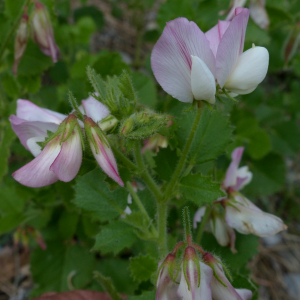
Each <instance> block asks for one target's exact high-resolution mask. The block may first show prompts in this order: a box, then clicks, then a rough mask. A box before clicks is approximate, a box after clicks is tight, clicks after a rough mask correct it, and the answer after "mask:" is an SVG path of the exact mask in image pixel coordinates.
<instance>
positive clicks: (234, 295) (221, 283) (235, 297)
mask: <svg viewBox="0 0 300 300" xmlns="http://www.w3.org/2000/svg"><path fill="white" fill-rule="evenodd" d="M203 260H204V262H205V263H206V264H207V265H208V266H210V267H211V268H212V269H213V271H214V276H213V278H212V280H211V292H212V298H213V299H214V300H248V299H250V298H251V297H252V292H251V291H250V290H247V289H235V288H234V287H233V286H232V285H231V283H230V282H229V280H228V279H227V277H226V275H225V273H224V270H223V267H222V264H221V263H220V262H218V261H217V260H216V259H215V258H214V257H213V256H212V255H211V254H210V253H205V254H204V255H203Z"/></svg>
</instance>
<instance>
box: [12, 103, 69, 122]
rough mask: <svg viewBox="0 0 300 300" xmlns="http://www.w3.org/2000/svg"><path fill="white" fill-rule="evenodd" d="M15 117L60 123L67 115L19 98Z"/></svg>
mask: <svg viewBox="0 0 300 300" xmlns="http://www.w3.org/2000/svg"><path fill="white" fill-rule="evenodd" d="M17 117H19V118H21V119H24V120H27V121H41V122H49V123H56V124H60V123H61V122H62V121H63V120H64V119H65V118H66V117H67V116H66V115H63V114H60V113H58V112H55V111H52V110H50V109H45V108H41V107H39V106H37V105H35V104H34V103H32V102H30V101H28V100H23V99H19V100H18V101H17Z"/></svg>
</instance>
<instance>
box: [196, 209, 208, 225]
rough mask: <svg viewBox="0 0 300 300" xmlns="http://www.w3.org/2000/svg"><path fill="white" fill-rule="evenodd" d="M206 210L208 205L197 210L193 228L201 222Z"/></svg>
mask: <svg viewBox="0 0 300 300" xmlns="http://www.w3.org/2000/svg"><path fill="white" fill-rule="evenodd" d="M205 210H206V207H205V206H203V207H201V208H199V209H198V210H197V211H196V212H195V215H194V220H193V228H197V223H200V222H201V219H202V217H203V216H204V214H205Z"/></svg>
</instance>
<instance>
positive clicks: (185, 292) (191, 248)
mask: <svg viewBox="0 0 300 300" xmlns="http://www.w3.org/2000/svg"><path fill="white" fill-rule="evenodd" d="M187 240H188V245H187V247H186V248H185V251H184V255H183V259H182V260H181V262H180V264H179V265H178V264H177V258H176V253H177V250H178V249H179V248H180V247H182V246H183V245H184V243H183V242H180V243H178V244H177V245H176V246H175V248H174V250H173V252H172V253H170V254H168V256H167V257H166V259H165V260H164V261H163V263H162V264H161V265H160V267H159V269H158V278H157V292H156V300H181V299H188V300H196V299H205V300H211V299H214V300H233V299H234V300H247V299H250V298H251V297H252V292H251V291H250V290H246V289H235V288H234V287H233V286H232V285H231V283H230V281H229V280H228V278H227V277H226V275H225V273H226V271H227V270H226V267H225V266H224V264H223V263H222V261H221V260H220V259H219V258H217V257H214V256H213V255H212V254H210V253H208V252H205V251H204V250H203V249H202V248H201V247H200V246H198V245H196V244H193V243H192V242H191V239H190V237H189V236H188V237H187ZM196 250H197V251H198V252H199V253H200V254H201V259H200V258H199V256H198V254H197V251H196Z"/></svg>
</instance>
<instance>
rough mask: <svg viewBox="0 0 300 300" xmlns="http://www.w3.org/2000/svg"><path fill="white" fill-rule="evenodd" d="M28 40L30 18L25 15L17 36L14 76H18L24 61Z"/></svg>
mask: <svg viewBox="0 0 300 300" xmlns="http://www.w3.org/2000/svg"><path fill="white" fill-rule="evenodd" d="M27 38H28V16H27V15H26V14H24V15H23V16H22V19H21V21H20V24H19V28H18V30H17V35H16V38H15V54H14V55H15V60H14V64H13V68H12V71H13V73H14V75H15V76H16V75H17V72H18V65H19V63H20V61H21V59H22V56H23V54H24V52H25V49H26V46H27Z"/></svg>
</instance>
